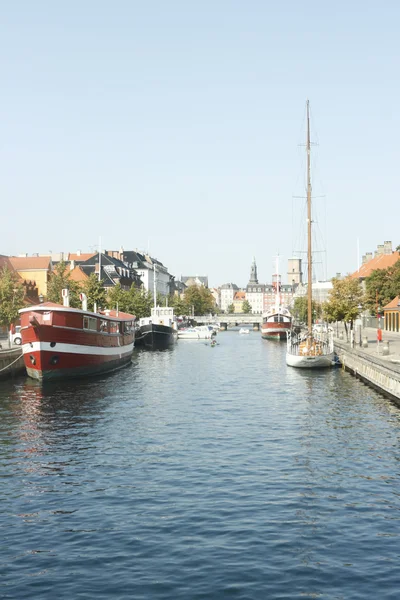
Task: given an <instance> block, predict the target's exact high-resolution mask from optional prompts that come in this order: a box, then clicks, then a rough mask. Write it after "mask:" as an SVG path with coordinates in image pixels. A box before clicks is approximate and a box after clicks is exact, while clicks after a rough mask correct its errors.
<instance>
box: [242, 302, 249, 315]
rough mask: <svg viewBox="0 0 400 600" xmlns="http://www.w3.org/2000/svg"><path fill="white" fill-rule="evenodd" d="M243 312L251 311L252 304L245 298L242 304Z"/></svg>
mask: <svg viewBox="0 0 400 600" xmlns="http://www.w3.org/2000/svg"><path fill="white" fill-rule="evenodd" d="M242 312H243V313H246V314H248V313H251V304H250V302H249V301H248V300H245V301H244V302H243V304H242Z"/></svg>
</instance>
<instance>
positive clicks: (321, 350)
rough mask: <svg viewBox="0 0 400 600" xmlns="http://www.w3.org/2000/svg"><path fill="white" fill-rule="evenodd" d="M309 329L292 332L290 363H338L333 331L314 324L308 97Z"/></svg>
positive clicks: (319, 365)
mask: <svg viewBox="0 0 400 600" xmlns="http://www.w3.org/2000/svg"><path fill="white" fill-rule="evenodd" d="M306 148H307V263H308V284H307V331H306V332H305V334H303V335H301V334H296V333H294V332H290V333H288V336H287V351H286V364H287V365H289V366H290V367H298V368H324V367H332V366H333V365H334V364H335V353H334V346H333V335H332V331H329V330H328V329H326V331H320V332H318V333H317V332H316V331H315V328H313V323H312V247H311V244H312V216H311V142H310V106H309V101H308V100H307V141H306Z"/></svg>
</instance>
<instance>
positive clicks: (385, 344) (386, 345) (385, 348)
mask: <svg viewBox="0 0 400 600" xmlns="http://www.w3.org/2000/svg"><path fill="white" fill-rule="evenodd" d="M388 354H390V351H389V342H383V347H382V356H387V355H388Z"/></svg>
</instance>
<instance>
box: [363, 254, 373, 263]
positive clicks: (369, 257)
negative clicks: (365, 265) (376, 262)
mask: <svg viewBox="0 0 400 600" xmlns="http://www.w3.org/2000/svg"><path fill="white" fill-rule="evenodd" d="M372 259H373V254H372V252H366V253H365V261H366V262H368V261H369V260H372Z"/></svg>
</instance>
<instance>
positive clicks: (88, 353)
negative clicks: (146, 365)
mask: <svg viewBox="0 0 400 600" xmlns="http://www.w3.org/2000/svg"><path fill="white" fill-rule="evenodd" d="M84 302H85V301H84ZM19 312H20V314H21V335H22V350H23V355H24V361H25V366H26V370H27V373H28V375H29V376H30V377H33V378H34V379H39V380H41V381H47V380H52V379H59V378H61V377H80V376H84V375H95V374H99V373H106V372H109V371H114V370H116V369H119V368H121V367H123V366H124V365H127V364H128V363H129V362H130V360H131V358H132V352H133V346H134V337H135V328H134V322H135V317H134V316H133V315H130V314H127V313H122V312H117V311H114V310H107V311H104V312H90V311H87V310H84V309H83V310H80V309H77V308H70V307H69V306H62V305H61V304H54V303H53V302H44V303H43V304H38V305H37V306H31V307H29V308H23V309H22V310H20V311H19Z"/></svg>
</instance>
